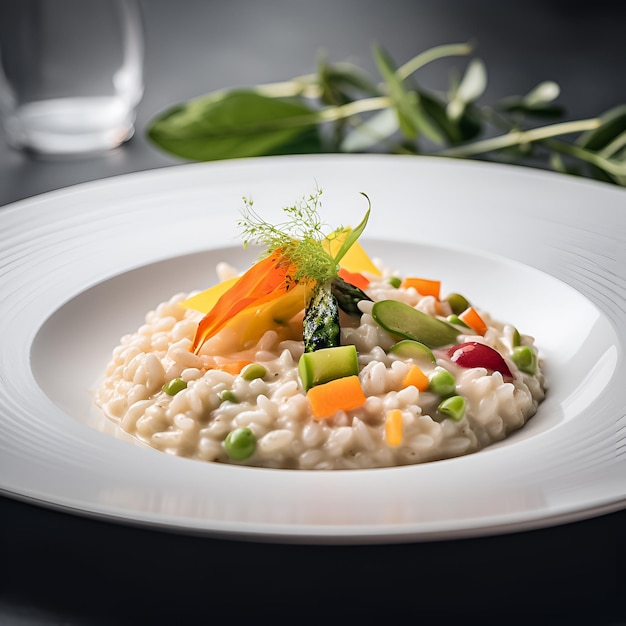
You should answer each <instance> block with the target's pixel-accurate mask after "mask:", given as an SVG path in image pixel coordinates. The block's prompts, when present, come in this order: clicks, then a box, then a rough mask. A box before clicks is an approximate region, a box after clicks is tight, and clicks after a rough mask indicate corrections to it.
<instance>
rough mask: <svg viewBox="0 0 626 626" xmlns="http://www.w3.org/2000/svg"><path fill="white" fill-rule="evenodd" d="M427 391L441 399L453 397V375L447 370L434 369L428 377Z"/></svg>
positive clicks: (454, 381) (454, 384)
mask: <svg viewBox="0 0 626 626" xmlns="http://www.w3.org/2000/svg"><path fill="white" fill-rule="evenodd" d="M428 390H429V391H432V392H433V393H436V394H437V395H438V396H441V397H442V398H447V397H448V396H451V395H454V393H455V392H456V379H455V378H454V374H451V373H450V372H449V371H448V370H444V369H436V370H435V371H434V372H433V373H432V374H431V375H430V383H429V385H428Z"/></svg>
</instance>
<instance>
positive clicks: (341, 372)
mask: <svg viewBox="0 0 626 626" xmlns="http://www.w3.org/2000/svg"><path fill="white" fill-rule="evenodd" d="M298 373H299V374H300V380H301V381H302V386H303V387H304V390H305V391H308V390H309V389H310V388H311V387H314V386H315V385H321V384H322V383H327V382H328V381H330V380H334V379H335V378H343V377H344V376H357V375H358V374H359V359H358V355H357V351H356V348H355V346H353V345H347V346H336V347H334V348H322V349H321V350H316V351H315V352H305V353H304V354H303V355H302V356H301V357H300V361H299V362H298Z"/></svg>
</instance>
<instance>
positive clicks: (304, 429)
mask: <svg viewBox="0 0 626 626" xmlns="http://www.w3.org/2000/svg"><path fill="white" fill-rule="evenodd" d="M379 265H380V264H379ZM381 267H382V266H381ZM218 272H219V273H220V276H221V278H226V277H228V276H232V275H233V274H234V273H235V271H234V269H233V268H230V267H229V266H226V265H224V264H221V265H220V266H219V267H218ZM390 275H391V272H390V270H388V269H386V268H383V269H382V276H373V275H371V276H368V277H369V278H370V279H371V282H370V285H369V287H368V288H367V289H366V290H365V291H366V293H367V294H368V295H369V296H370V297H371V298H372V300H373V301H378V300H384V299H396V300H401V301H403V302H405V303H407V304H409V305H411V306H413V307H415V308H416V309H418V310H421V311H423V312H425V313H428V314H430V315H435V314H439V315H441V314H442V310H441V306H442V303H439V304H437V301H436V300H435V298H434V297H433V296H421V295H420V294H418V293H417V292H416V291H415V289H412V288H410V289H399V288H394V287H391V286H390V285H389V282H388V277H389V276H390ZM186 297H187V294H178V295H176V296H174V297H173V298H172V299H171V300H169V301H168V302H164V303H162V304H159V305H158V306H157V307H156V309H155V310H154V311H151V312H149V313H148V314H147V315H146V318H145V324H144V325H142V326H141V327H140V328H139V329H137V331H136V332H134V333H132V334H128V335H126V336H124V337H122V339H121V341H120V344H119V346H117V347H116V348H115V350H114V351H113V355H112V358H111V361H110V363H109V364H108V367H107V369H106V374H105V378H104V380H103V382H102V384H101V385H100V386H99V388H98V389H97V390H96V391H95V396H94V400H95V403H96V405H97V406H98V407H100V408H101V409H102V411H103V412H104V414H105V415H106V416H107V417H108V418H109V419H111V420H113V421H114V422H115V423H116V424H117V425H118V426H119V428H120V429H121V430H123V431H124V432H125V433H128V434H130V435H132V436H133V437H134V438H136V439H137V440H138V441H141V442H143V443H145V444H147V445H149V446H151V447H153V448H156V449H157V450H161V451H163V452H166V453H169V454H174V455H179V456H184V457H189V458H192V459H197V460H201V461H208V462H221V463H236V464H239V465H249V466H257V467H272V468H288V469H307V470H323V469H361V468H377V467H389V466H398V465H407V464H414V463H422V462H426V461H434V460H439V459H444V458H450V457H456V456H461V455H465V454H468V453H471V452H475V451H477V450H480V449H482V448H484V447H485V446H488V445H489V444H491V443H493V442H496V441H499V440H501V439H503V438H505V437H506V436H507V435H508V434H509V433H511V432H512V431H514V430H516V429H518V428H520V427H521V426H523V425H524V423H525V422H526V421H527V420H528V419H529V418H530V417H531V416H532V415H534V414H535V412H536V410H537V407H538V405H539V403H540V402H541V401H542V400H543V398H544V394H545V381H544V374H543V372H542V370H541V362H540V361H539V362H538V366H537V371H536V373H535V374H534V375H530V374H527V373H525V372H523V371H520V370H519V369H518V368H517V367H516V365H515V363H514V362H513V360H512V359H511V354H512V351H513V336H514V333H515V328H514V327H513V326H512V325H510V324H508V323H504V322H500V321H498V320H495V319H492V317H491V316H490V315H489V314H488V313H487V312H486V311H483V310H481V309H478V311H479V313H480V314H481V316H482V317H483V319H484V320H485V322H486V323H487V326H488V330H487V332H486V333H485V334H484V335H483V336H479V335H474V334H471V333H472V331H470V330H468V334H466V335H460V336H459V337H458V343H462V342H465V341H476V342H478V343H483V344H487V345H488V346H491V347H493V348H495V349H496V350H497V351H498V352H499V353H500V354H501V355H502V356H503V357H504V359H505V361H506V364H507V365H508V367H509V369H510V371H511V373H512V374H513V380H509V379H508V378H507V379H505V378H503V376H502V374H500V373H499V372H498V371H493V372H492V371H489V370H487V369H485V368H482V367H473V368H465V367H460V366H458V365H457V364H455V363H452V362H451V361H450V359H449V358H448V357H447V356H446V355H445V350H434V353H435V356H436V357H437V360H436V363H435V364H433V365H432V366H431V367H430V370H431V371H432V370H434V369H435V368H443V369H446V370H448V371H450V372H451V373H452V374H454V376H455V378H456V394H458V395H459V396H462V397H463V398H465V401H466V407H467V408H466V412H465V415H464V417H463V418H462V419H460V420H458V421H457V420H454V419H448V418H443V417H442V416H441V415H440V414H438V413H437V410H436V407H437V404H438V401H439V398H437V396H436V395H435V394H434V393H433V392H431V391H418V389H417V388H416V387H414V386H408V387H404V388H403V386H402V381H403V379H404V377H405V375H406V373H407V371H408V369H409V367H410V366H411V364H412V361H411V359H407V358H400V357H397V356H394V355H393V354H388V353H387V350H389V348H390V347H391V346H392V345H393V344H394V343H395V342H396V341H397V339H394V338H392V337H391V336H390V335H389V334H388V333H387V332H386V331H384V330H383V329H382V328H381V327H380V326H379V325H378V324H377V323H376V322H375V321H374V319H373V318H372V315H371V310H372V306H373V302H368V301H362V302H361V303H360V305H359V306H360V308H361V311H362V312H363V315H362V317H361V319H360V321H359V320H358V319H356V318H350V317H347V316H343V314H342V317H341V320H342V325H341V327H342V328H341V343H342V344H354V345H355V346H356V349H357V352H358V359H359V369H360V372H359V379H360V382H361V385H362V388H363V391H364V393H365V395H366V397H367V400H366V402H365V404H364V405H363V406H361V407H359V408H357V409H353V410H350V411H347V412H346V411H341V410H340V411H337V412H336V413H335V414H334V415H333V416H332V417H330V418H327V419H317V418H315V417H314V416H313V413H312V410H311V405H310V403H309V400H308V398H307V396H306V392H305V391H304V389H303V387H302V384H301V381H300V378H299V375H298V361H299V358H300V356H301V355H302V352H303V343H302V340H301V326H302V325H301V319H302V316H301V315H300V316H299V317H296V318H295V319H294V320H292V324H291V326H290V327H289V328H287V331H283V332H281V334H280V335H279V334H278V333H277V332H276V331H275V330H269V331H267V332H266V333H265V334H264V335H263V336H262V337H261V339H260V340H259V341H258V342H257V343H256V344H255V345H253V346H246V348H245V350H243V351H241V350H240V351H239V352H236V353H234V352H233V346H235V345H237V338H236V337H234V336H233V333H232V331H231V330H230V329H229V328H228V327H226V328H224V329H223V330H222V331H220V332H219V333H218V334H217V335H216V336H215V337H213V338H211V339H210V340H209V341H208V342H206V343H205V344H204V345H203V346H202V349H201V350H200V352H199V353H198V355H196V354H193V353H192V352H191V351H190V347H191V344H192V341H193V339H194V335H195V333H196V329H197V325H198V322H199V321H200V320H201V319H202V317H203V314H202V313H200V312H198V311H194V310H192V309H189V308H187V307H185V306H183V305H181V304H180V303H181V302H182V301H183V300H184V299H185V298H186ZM436 305H437V306H438V307H439V308H436ZM444 306H445V304H444ZM443 313H445V311H443ZM521 342H522V345H526V346H528V347H530V348H531V349H532V350H533V352H534V353H535V354H537V348H536V347H535V345H534V340H533V338H532V337H530V336H527V335H521ZM235 360H249V361H253V362H258V363H261V364H262V365H263V366H264V367H265V369H266V370H267V373H266V375H265V376H263V377H262V378H256V379H254V380H251V381H248V380H245V379H244V378H243V377H242V376H240V375H235V374H230V373H228V372H226V371H222V370H220V369H216V366H218V365H219V364H221V363H225V362H228V361H235ZM424 372H425V373H426V374H429V373H430V372H429V371H428V369H425V370H424ZM176 378H181V379H183V380H184V381H185V382H186V383H187V387H186V388H185V389H183V390H182V391H179V392H178V393H176V395H173V396H171V395H169V394H167V393H165V392H164V391H163V390H162V389H163V386H164V384H166V383H167V382H168V381H171V380H172V379H176ZM224 391H230V392H231V393H232V396H231V397H232V398H235V399H236V402H232V401H223V400H222V399H221V398H222V392H224ZM393 409H399V410H400V411H401V415H402V439H401V442H400V443H399V444H398V445H390V444H389V443H388V441H387V439H386V431H385V418H386V415H388V413H389V411H391V410H393ZM236 428H249V429H250V430H251V431H252V433H253V434H254V436H255V438H256V442H257V445H256V450H255V451H254V453H253V454H252V456H250V457H249V458H247V459H245V460H243V461H233V460H232V459H231V458H230V457H229V456H228V454H227V452H226V448H225V445H224V441H225V439H226V436H227V435H228V434H229V433H230V432H231V431H232V430H234V429H236Z"/></svg>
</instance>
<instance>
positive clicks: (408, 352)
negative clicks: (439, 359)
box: [389, 339, 436, 363]
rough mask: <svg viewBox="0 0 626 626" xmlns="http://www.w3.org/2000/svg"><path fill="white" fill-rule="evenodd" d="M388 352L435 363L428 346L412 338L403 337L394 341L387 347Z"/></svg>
mask: <svg viewBox="0 0 626 626" xmlns="http://www.w3.org/2000/svg"><path fill="white" fill-rule="evenodd" d="M389 354H393V355H395V356H399V357H403V358H406V359H413V360H415V361H422V362H427V363H435V360H436V359H435V355H434V354H433V351H432V350H431V349H430V348H429V347H428V346H426V345H424V344H423V343H421V342H419V341H415V340H414V339H403V340H402V341H398V343H394V344H393V346H391V348H389Z"/></svg>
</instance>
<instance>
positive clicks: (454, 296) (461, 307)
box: [444, 293, 470, 315]
mask: <svg viewBox="0 0 626 626" xmlns="http://www.w3.org/2000/svg"><path fill="white" fill-rule="evenodd" d="M444 300H445V301H446V302H447V303H448V304H449V305H450V308H451V309H452V312H453V313H454V314H455V315H461V313H463V311H465V309H467V307H468V306H470V303H469V300H468V299H467V298H466V297H465V296H462V295H461V294H460V293H451V294H448V295H447V296H446V297H445V298H444Z"/></svg>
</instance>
